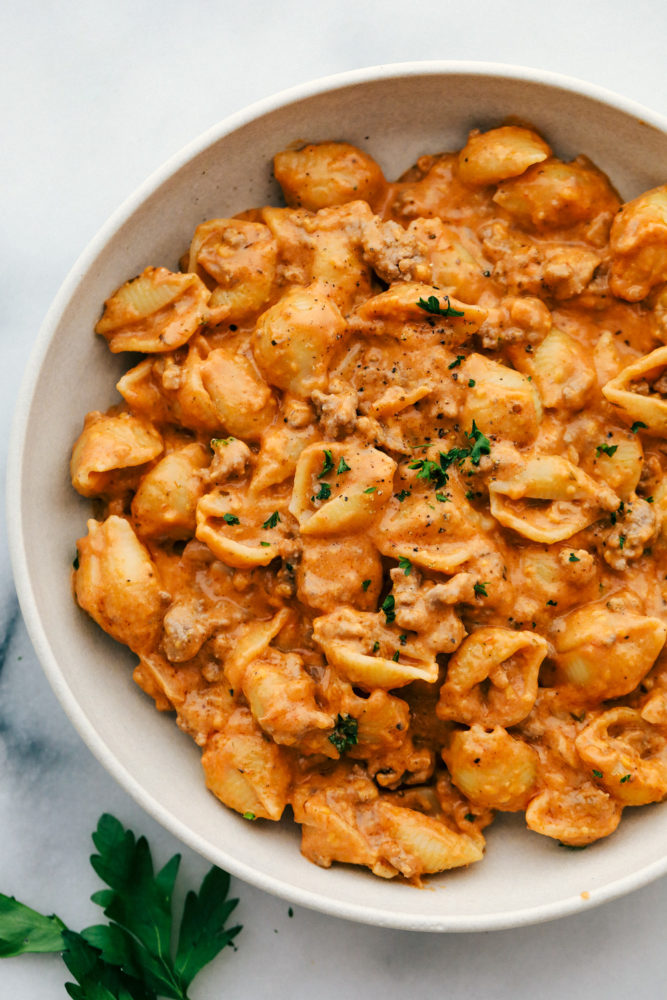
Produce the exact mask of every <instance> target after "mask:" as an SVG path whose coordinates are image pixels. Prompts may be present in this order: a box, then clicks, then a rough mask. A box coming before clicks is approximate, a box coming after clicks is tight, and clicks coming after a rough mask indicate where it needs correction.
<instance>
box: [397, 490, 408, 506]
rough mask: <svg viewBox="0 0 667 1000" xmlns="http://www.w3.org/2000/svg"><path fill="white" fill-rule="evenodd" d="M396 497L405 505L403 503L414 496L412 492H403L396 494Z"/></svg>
mask: <svg viewBox="0 0 667 1000" xmlns="http://www.w3.org/2000/svg"><path fill="white" fill-rule="evenodd" d="M394 496H395V497H396V499H397V500H398V502H399V503H403V501H404V500H407V499H408V497H409V496H412V494H411V493H410V490H401V492H400V493H394Z"/></svg>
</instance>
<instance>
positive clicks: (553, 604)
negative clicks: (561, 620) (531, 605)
mask: <svg viewBox="0 0 667 1000" xmlns="http://www.w3.org/2000/svg"><path fill="white" fill-rule="evenodd" d="M547 604H550V605H551V607H552V608H555V607H556V605H557V604H558V601H547Z"/></svg>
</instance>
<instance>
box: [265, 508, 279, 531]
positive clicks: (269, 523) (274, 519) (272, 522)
mask: <svg viewBox="0 0 667 1000" xmlns="http://www.w3.org/2000/svg"><path fill="white" fill-rule="evenodd" d="M279 520H280V514H279V513H278V511H277V510H274V512H273V514H271V515H270V517H267V519H266V521H265V522H264V524H263V525H262V527H263V528H275V526H276V525H277V524H278V521H279Z"/></svg>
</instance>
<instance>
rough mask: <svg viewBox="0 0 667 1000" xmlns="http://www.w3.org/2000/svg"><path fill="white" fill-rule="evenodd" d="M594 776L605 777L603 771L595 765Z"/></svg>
mask: <svg viewBox="0 0 667 1000" xmlns="http://www.w3.org/2000/svg"><path fill="white" fill-rule="evenodd" d="M593 777H594V778H602V777H603V774H602V771H598V770H597V768H595V767H594V768H593Z"/></svg>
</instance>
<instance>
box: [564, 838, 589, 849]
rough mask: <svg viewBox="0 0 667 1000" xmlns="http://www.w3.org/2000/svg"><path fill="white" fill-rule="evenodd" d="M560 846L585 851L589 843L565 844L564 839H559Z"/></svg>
mask: <svg viewBox="0 0 667 1000" xmlns="http://www.w3.org/2000/svg"><path fill="white" fill-rule="evenodd" d="M558 846H559V847H564V848H565V850H566V851H585V850H586V848H587V847H589V846H590V845H589V844H564V843H563V841H562V840H559V841H558Z"/></svg>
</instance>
